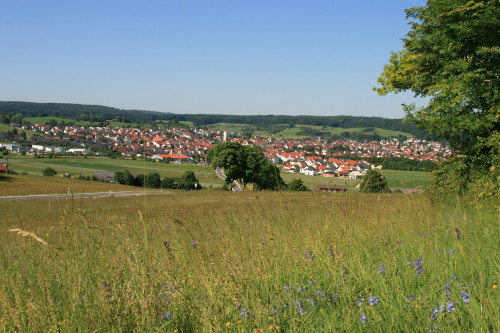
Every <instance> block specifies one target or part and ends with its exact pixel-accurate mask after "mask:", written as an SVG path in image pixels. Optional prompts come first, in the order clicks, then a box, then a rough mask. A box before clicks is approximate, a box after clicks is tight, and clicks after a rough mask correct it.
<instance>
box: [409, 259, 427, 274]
mask: <svg viewBox="0 0 500 333" xmlns="http://www.w3.org/2000/svg"><path fill="white" fill-rule="evenodd" d="M408 265H410V266H413V267H414V268H415V270H416V271H417V277H418V276H419V275H420V274H422V273H423V272H424V265H423V263H422V256H420V257H418V259H417V260H414V261H412V262H411V264H410V263H408Z"/></svg>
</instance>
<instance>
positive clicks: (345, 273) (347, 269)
mask: <svg viewBox="0 0 500 333" xmlns="http://www.w3.org/2000/svg"><path fill="white" fill-rule="evenodd" d="M347 274H349V268H348V267H347V266H344V265H342V275H344V276H345V275H347Z"/></svg>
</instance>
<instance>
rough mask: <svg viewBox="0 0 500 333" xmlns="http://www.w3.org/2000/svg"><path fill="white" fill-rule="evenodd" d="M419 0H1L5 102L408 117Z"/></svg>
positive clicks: (0, 70)
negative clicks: (391, 68)
mask: <svg viewBox="0 0 500 333" xmlns="http://www.w3.org/2000/svg"><path fill="white" fill-rule="evenodd" d="M424 4H425V1H410V0H380V1H373V0H283V1H281V0H175V1H174V0H163V1H161V0H158V1H154V0H143V1H139V0H135V1H128V0H120V1H118V0H116V1H115V0H97V1H95V0H67V1H66V0H43V1H40V0H33V1H26V0H1V1H0V100H2V101H30V102H65V103H81V104H99V105H106V106H112V107H117V108H122V109H142V110H151V111H162V112H173V113H222V114H287V115H319V116H323V115H356V116H381V117H386V118H401V117H403V116H404V113H403V111H402V109H401V103H403V102H411V101H412V99H413V95H412V94H399V95H392V96H383V97H380V96H378V95H377V94H376V93H375V92H373V91H372V87H373V86H375V85H376V84H377V82H376V79H377V77H378V76H379V75H380V73H381V71H382V68H383V66H384V64H386V63H387V61H388V59H389V56H390V52H391V51H399V50H401V48H402V42H401V38H402V37H404V36H405V35H406V33H407V32H408V30H409V26H408V24H407V23H408V22H407V21H405V13H404V9H405V8H410V7H415V6H422V5H424Z"/></svg>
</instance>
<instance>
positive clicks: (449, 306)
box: [446, 302, 456, 313]
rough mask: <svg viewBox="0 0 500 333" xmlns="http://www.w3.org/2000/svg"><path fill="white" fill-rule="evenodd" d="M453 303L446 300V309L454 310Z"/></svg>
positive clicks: (448, 310)
mask: <svg viewBox="0 0 500 333" xmlns="http://www.w3.org/2000/svg"><path fill="white" fill-rule="evenodd" d="M455 310H456V309H455V303H453V302H448V303H446V311H447V312H448V313H450V312H451V311H455Z"/></svg>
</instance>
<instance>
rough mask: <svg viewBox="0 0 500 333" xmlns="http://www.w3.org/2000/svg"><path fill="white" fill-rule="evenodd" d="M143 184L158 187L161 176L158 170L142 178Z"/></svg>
mask: <svg viewBox="0 0 500 333" xmlns="http://www.w3.org/2000/svg"><path fill="white" fill-rule="evenodd" d="M144 186H145V187H149V188H160V187H161V178H160V175H159V174H158V172H152V173H150V174H148V175H147V176H146V178H145V179H144Z"/></svg>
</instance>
